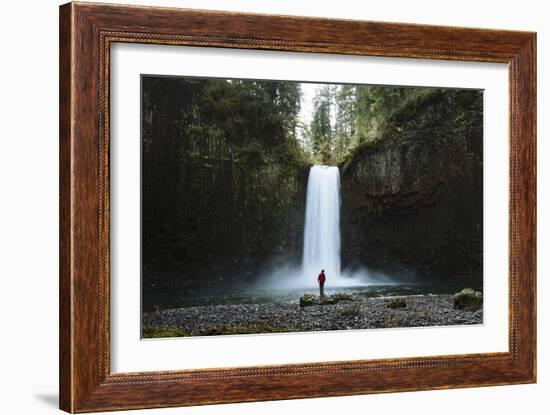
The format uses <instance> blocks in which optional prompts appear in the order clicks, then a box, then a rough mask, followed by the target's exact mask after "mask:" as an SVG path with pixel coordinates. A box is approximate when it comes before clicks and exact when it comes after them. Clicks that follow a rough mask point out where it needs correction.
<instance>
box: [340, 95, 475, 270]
mask: <svg viewBox="0 0 550 415" xmlns="http://www.w3.org/2000/svg"><path fill="white" fill-rule="evenodd" d="M482 106H483V98H482V94H481V92H479V91H454V92H453V93H449V92H446V93H442V92H435V93H433V94H430V95H429V96H427V97H425V98H424V99H423V100H422V101H421V102H415V104H414V107H412V108H405V109H404V110H403V111H401V112H400V113H398V114H397V115H396V116H395V117H394V118H393V119H392V120H391V126H390V128H388V129H387V130H386V131H385V132H384V133H383V135H382V136H381V137H380V139H379V140H377V141H375V142H374V143H369V144H367V145H364V146H363V147H361V148H359V149H357V150H356V151H355V152H354V154H353V155H352V157H351V158H350V159H349V160H348V161H347V162H345V163H344V164H343V165H342V166H341V181H342V265H343V266H344V267H345V266H348V265H353V264H355V263H360V264H368V265H369V266H371V267H376V268H379V269H382V270H388V271H392V270H399V271H401V272H403V271H407V270H409V271H411V273H418V274H421V275H422V276H430V275H438V276H445V275H449V276H451V275H460V274H469V273H474V272H480V271H481V269H482V262H483V115H482Z"/></svg>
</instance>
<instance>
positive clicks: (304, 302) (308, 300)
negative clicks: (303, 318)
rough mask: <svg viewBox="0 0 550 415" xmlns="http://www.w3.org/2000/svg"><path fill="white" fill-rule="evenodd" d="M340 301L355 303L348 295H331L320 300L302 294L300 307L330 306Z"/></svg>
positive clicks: (311, 295) (314, 296) (312, 295)
mask: <svg viewBox="0 0 550 415" xmlns="http://www.w3.org/2000/svg"><path fill="white" fill-rule="evenodd" d="M342 301H355V300H354V298H353V297H352V296H351V295H349V294H342V293H336V294H333V295H325V296H323V297H322V298H320V297H319V296H318V295H315V294H304V295H302V296H301V297H300V307H308V306H312V305H332V304H338V303H340V302H342Z"/></svg>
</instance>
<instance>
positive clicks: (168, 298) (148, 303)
mask: <svg viewBox="0 0 550 415" xmlns="http://www.w3.org/2000/svg"><path fill="white" fill-rule="evenodd" d="M463 288H473V289H475V290H478V291H482V289H483V281H482V278H480V277H460V278H456V277H455V278H448V279H445V280H444V281H441V280H440V281H434V280H429V281H421V282H406V283H393V284H388V283H380V284H368V285H362V286H354V287H338V288H331V287H330V286H329V285H327V286H325V293H326V294H334V293H346V294H352V295H354V296H356V297H359V298H371V297H385V296H395V295H419V294H454V293H456V292H458V291H461V290H462V289H463ZM304 293H315V294H318V290H316V289H315V288H303V289H299V288H292V289H284V288H281V289H278V288H269V289H268V288H262V287H257V286H235V287H230V288H227V287H224V288H222V287H214V288H212V287H210V288H191V287H188V288H180V289H170V290H159V289H157V290H153V289H149V290H147V291H144V292H143V293H142V305H143V311H146V312H147V311H152V310H155V309H160V310H163V309H168V308H178V307H192V306H200V305H221V304H266V303H297V302H298V300H299V298H300V296H301V295H303V294H304Z"/></svg>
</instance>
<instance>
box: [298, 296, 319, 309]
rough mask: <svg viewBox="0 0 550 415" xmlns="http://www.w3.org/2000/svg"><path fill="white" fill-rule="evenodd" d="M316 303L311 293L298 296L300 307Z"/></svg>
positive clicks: (315, 298)
mask: <svg viewBox="0 0 550 415" xmlns="http://www.w3.org/2000/svg"><path fill="white" fill-rule="evenodd" d="M318 303H319V302H318V301H317V297H316V296H315V295H313V294H304V295H302V296H301V297H300V307H308V306H311V305H315V304H318Z"/></svg>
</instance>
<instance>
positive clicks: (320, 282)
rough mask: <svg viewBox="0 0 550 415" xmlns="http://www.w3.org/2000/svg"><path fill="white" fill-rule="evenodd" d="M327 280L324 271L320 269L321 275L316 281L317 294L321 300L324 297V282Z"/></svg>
mask: <svg viewBox="0 0 550 415" xmlns="http://www.w3.org/2000/svg"><path fill="white" fill-rule="evenodd" d="M326 280H327V276H326V275H325V270H324V269H322V270H321V273H320V274H319V276H318V277H317V281H318V282H319V293H320V294H321V298H323V297H324V296H325V281H326Z"/></svg>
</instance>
